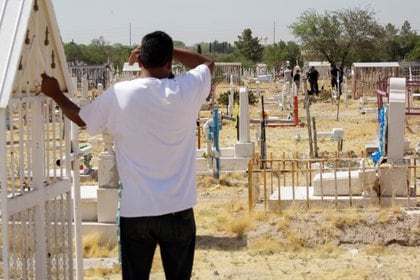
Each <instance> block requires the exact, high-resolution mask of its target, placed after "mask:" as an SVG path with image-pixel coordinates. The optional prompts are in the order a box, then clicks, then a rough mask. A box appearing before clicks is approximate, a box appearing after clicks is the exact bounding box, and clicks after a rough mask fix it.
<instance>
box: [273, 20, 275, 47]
mask: <svg viewBox="0 0 420 280" xmlns="http://www.w3.org/2000/svg"><path fill="white" fill-rule="evenodd" d="M275 43H276V21H274V24H273V45H274V44H275Z"/></svg>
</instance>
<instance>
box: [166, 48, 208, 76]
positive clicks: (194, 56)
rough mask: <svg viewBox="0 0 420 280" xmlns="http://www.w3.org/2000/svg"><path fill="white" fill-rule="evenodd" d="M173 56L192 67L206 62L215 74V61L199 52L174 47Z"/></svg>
mask: <svg viewBox="0 0 420 280" xmlns="http://www.w3.org/2000/svg"><path fill="white" fill-rule="evenodd" d="M173 58H174V59H175V60H176V61H178V62H180V63H181V64H183V65H185V66H187V67H188V68H191V69H192V68H195V67H197V66H198V65H200V64H205V65H207V66H208V67H209V69H210V73H211V74H213V71H214V62H213V61H212V60H211V59H209V58H207V57H205V56H203V55H201V54H199V53H196V52H193V51H190V50H186V49H180V48H174V52H173Z"/></svg>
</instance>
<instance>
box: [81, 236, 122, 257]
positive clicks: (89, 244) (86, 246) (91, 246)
mask: <svg viewBox="0 0 420 280" xmlns="http://www.w3.org/2000/svg"><path fill="white" fill-rule="evenodd" d="M82 242H83V257H84V258H111V257H116V256H118V246H117V245H111V243H110V242H105V243H104V242H103V240H102V237H101V234H100V233H95V234H90V235H85V236H84V237H83V241H82Z"/></svg>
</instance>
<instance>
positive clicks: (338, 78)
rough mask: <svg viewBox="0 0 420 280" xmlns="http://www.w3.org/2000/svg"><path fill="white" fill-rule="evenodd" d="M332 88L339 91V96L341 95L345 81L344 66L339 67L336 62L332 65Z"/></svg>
mask: <svg viewBox="0 0 420 280" xmlns="http://www.w3.org/2000/svg"><path fill="white" fill-rule="evenodd" d="M330 74H331V89H334V88H335V89H336V90H337V91H338V96H341V92H342V83H343V67H340V68H337V66H336V65H335V64H332V65H331V70H330Z"/></svg>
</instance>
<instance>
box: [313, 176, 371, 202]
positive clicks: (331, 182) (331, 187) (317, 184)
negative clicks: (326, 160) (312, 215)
mask: <svg viewBox="0 0 420 280" xmlns="http://www.w3.org/2000/svg"><path fill="white" fill-rule="evenodd" d="M336 174H337V175H336V176H337V195H349V194H350V190H349V183H350V182H349V172H348V171H338V172H337V173H336ZM360 174H362V181H360V180H359V176H360ZM350 177H351V193H352V195H360V194H361V193H362V191H363V189H364V188H365V189H366V188H370V186H373V184H374V181H375V177H376V176H375V173H374V171H373V170H369V171H368V170H365V172H364V173H363V171H359V170H354V171H351V172H350ZM321 183H322V191H321ZM335 184H336V183H335V177H334V173H333V172H328V173H322V182H321V174H320V173H318V174H316V175H315V177H314V180H313V185H314V195H316V196H320V195H321V194H322V195H335V194H336V190H335Z"/></svg>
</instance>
